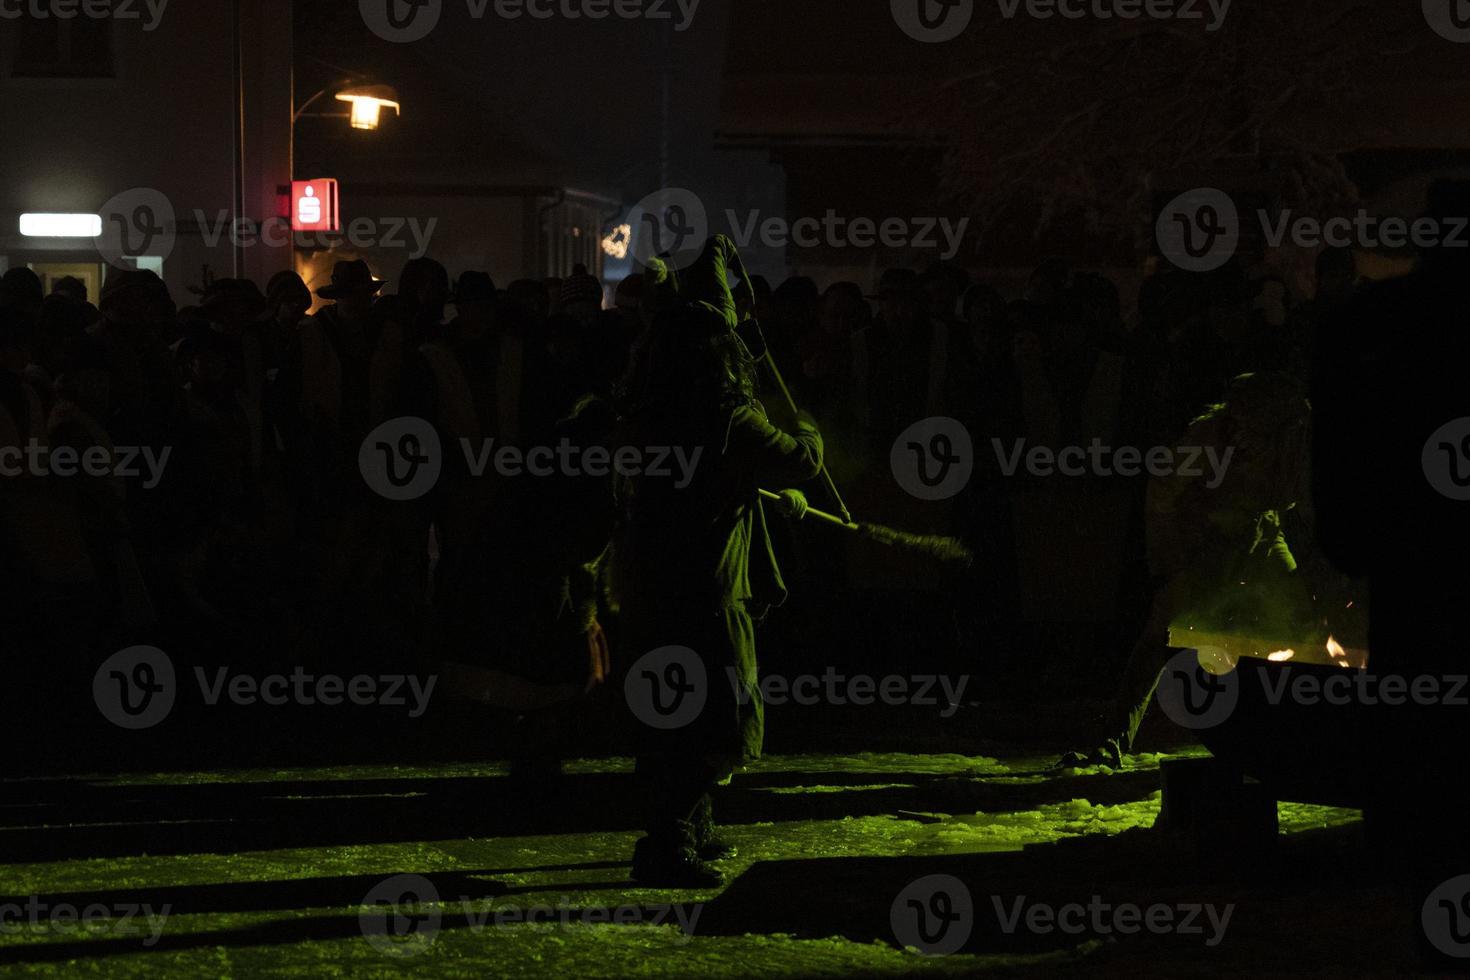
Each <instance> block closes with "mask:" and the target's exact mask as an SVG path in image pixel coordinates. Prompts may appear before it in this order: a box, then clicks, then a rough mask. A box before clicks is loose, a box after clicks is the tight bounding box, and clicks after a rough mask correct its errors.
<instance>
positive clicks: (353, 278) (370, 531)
mask: <svg viewBox="0 0 1470 980" xmlns="http://www.w3.org/2000/svg"><path fill="white" fill-rule="evenodd" d="M382 288H383V280H381V279H378V278H376V277H374V275H373V273H372V270H371V269H370V268H369V267H368V264H367V263H366V262H365V261H363V260H361V259H355V260H351V261H341V262H338V263H337V264H336V265H335V267H334V268H333V269H332V279H331V282H330V283H329V284H327V285H325V286H323V287H321V288H320V289H318V290H317V295H318V296H320V297H321V298H323V299H327V300H332V303H331V304H330V305H328V306H325V307H323V308H322V309H321V310H320V311H319V312H317V313H316V314H315V315H314V316H312V317H310V318H308V319H307V320H305V321H304V322H303V323H302V324H301V328H300V330H299V331H298V332H297V335H296V343H295V344H294V345H293V348H292V350H291V352H290V353H289V354H288V356H287V359H286V364H285V366H284V367H283V369H282V371H281V375H280V377H279V378H278V379H277V383H276V385H275V386H274V394H273V398H272V401H273V403H274V406H275V407H274V412H273V414H274V417H275V418H276V420H277V425H278V427H279V431H280V432H281V434H282V436H283V438H284V439H285V440H286V443H287V452H288V454H289V457H290V459H291V461H292V462H291V468H292V470H293V472H294V473H295V475H296V480H295V483H296V485H297V487H298V503H297V511H298V531H299V536H300V538H301V539H302V541H303V542H304V544H305V547H306V550H307V554H306V558H307V565H308V568H309V569H310V571H309V574H310V575H311V576H312V578H313V583H312V585H311V586H309V587H308V591H309V593H310V594H311V595H312V596H313V598H314V600H315V601H316V602H318V603H319V604H320V605H321V606H322V607H323V609H324V610H325V614H324V615H322V616H321V617H319V623H318V625H319V626H320V628H321V629H322V630H324V631H325V635H324V636H323V637H322V640H323V642H324V643H329V644H331V645H332V646H334V647H339V646H341V645H342V644H343V643H344V642H346V643H349V644H350V643H351V642H352V640H353V639H357V640H359V641H360V643H361V644H362V645H364V646H365V647H366V648H368V649H385V648H386V647H388V646H391V645H393V644H395V643H397V644H400V645H401V644H407V643H408V642H409V640H408V639H406V638H404V637H403V634H405V633H408V632H409V631H410V630H411V629H412V620H413V618H414V617H413V613H414V612H415V608H414V603H415V596H416V595H419V594H421V592H416V591H415V588H414V587H413V586H412V585H410V584H409V582H408V580H409V579H412V578H414V577H416V576H417V573H418V568H419V566H420V565H421V564H422V563H423V562H422V561H420V555H421V554H422V553H423V549H422V545H423V541H422V540H421V541H419V542H418V545H417V546H415V545H414V544H413V543H412V542H411V538H412V537H413V536H414V535H415V534H416V532H417V527H416V526H414V522H415V521H417V517H415V516H412V515H411V514H410V511H412V510H413V508H412V507H398V508H389V509H387V510H386V511H385V504H386V503H387V502H386V501H384V500H383V499H382V498H380V497H378V496H377V495H375V494H374V493H373V492H372V490H371V489H370V488H369V487H368V486H367V485H366V483H365V482H364V480H363V476H362V473H361V472H360V470H359V465H358V455H359V451H360V449H361V447H362V444H363V441H364V440H365V439H366V437H367V436H368V434H369V433H370V432H372V431H373V430H374V429H375V428H377V427H378V426H380V425H382V424H383V423H385V422H387V421H389V420H390V419H394V418H397V417H400V416H402V415H404V414H405V413H404V408H405V400H404V396H405V391H404V376H405V365H406V363H407V355H408V351H407V348H406V342H405V335H404V329H403V327H402V326H401V325H400V324H398V323H397V322H395V321H394V320H392V319H390V318H387V317H386V316H384V315H383V311H382V310H380V309H378V308H376V307H375V301H376V298H377V296H378V293H379V291H380V290H381V289H382ZM395 522H401V523H395ZM426 537H427V529H426V528H425V538H426ZM424 561H426V559H424ZM421 586H422V582H420V590H421ZM395 605H396V606H399V607H400V608H398V609H394V606H395ZM395 637H397V639H395ZM400 648H406V647H400Z"/></svg>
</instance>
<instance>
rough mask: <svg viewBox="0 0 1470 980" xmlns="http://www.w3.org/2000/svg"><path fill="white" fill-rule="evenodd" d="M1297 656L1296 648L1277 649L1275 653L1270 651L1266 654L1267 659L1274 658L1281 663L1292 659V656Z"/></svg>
mask: <svg viewBox="0 0 1470 980" xmlns="http://www.w3.org/2000/svg"><path fill="white" fill-rule="evenodd" d="M1295 656H1296V651H1295V650H1277V651H1276V652H1275V653H1268V654H1266V659H1267V660H1274V661H1276V662H1277V663H1278V664H1279V663H1281V662H1282V661H1284V660H1290V659H1291V658H1292V657H1295Z"/></svg>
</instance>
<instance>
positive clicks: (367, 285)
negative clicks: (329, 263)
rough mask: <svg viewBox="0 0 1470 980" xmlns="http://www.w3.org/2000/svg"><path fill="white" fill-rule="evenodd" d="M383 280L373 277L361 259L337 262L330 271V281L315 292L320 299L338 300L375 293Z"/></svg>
mask: <svg viewBox="0 0 1470 980" xmlns="http://www.w3.org/2000/svg"><path fill="white" fill-rule="evenodd" d="M382 288H383V280H382V279H376V278H374V277H373V270H372V269H370V268H368V264H367V263H366V262H364V261H363V260H362V259H353V260H352V261H351V262H338V263H337V264H336V266H335V267H333V269H332V281H331V283H330V284H329V285H326V286H323V287H322V288H321V289H318V290H317V291H316V294H317V295H318V296H320V297H321V298H322V299H340V298H341V297H343V296H350V295H352V294H353V293H376V292H377V291H378V290H380V289H382Z"/></svg>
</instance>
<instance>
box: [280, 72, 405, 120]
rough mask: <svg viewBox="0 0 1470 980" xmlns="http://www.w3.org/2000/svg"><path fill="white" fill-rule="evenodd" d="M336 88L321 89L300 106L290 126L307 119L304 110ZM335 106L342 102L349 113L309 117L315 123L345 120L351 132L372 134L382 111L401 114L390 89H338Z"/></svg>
mask: <svg viewBox="0 0 1470 980" xmlns="http://www.w3.org/2000/svg"><path fill="white" fill-rule="evenodd" d="M351 81H353V79H351V78H348V79H343V82H351ZM337 84H342V82H338V83H335V84H334V85H328V86H327V87H326V88H324V89H321V90H320V91H318V92H317V93H316V94H315V95H313V96H312V97H311V98H309V99H307V100H306V101H305V102H303V103H301V107H300V108H298V109H297V110H296V113H295V116H294V118H293V119H292V122H293V123H295V122H299V121H300V120H301V119H302V118H304V117H306V116H307V115H308V113H307V111H306V110H307V109H309V108H311V105H312V103H314V102H316V100H317V99H320V98H321V97H322V96H324V95H326V94H327V93H328V92H330V91H332V89H333V88H335V87H336V85H337ZM335 97H336V99H337V101H338V102H346V103H348V104H349V105H351V106H352V111H350V112H314V113H310V115H311V116H312V117H314V118H318V119H346V120H347V121H348V123H349V124H350V125H351V126H352V128H353V129H361V130H374V129H377V128H378V123H379V119H380V117H381V115H382V111H383V108H384V107H387V108H390V109H392V110H393V112H394V113H395V114H401V113H402V103H400V102H399V100H398V90H397V89H395V88H393V86H391V85H353V86H351V87H349V88H344V89H341V90H339V91H338V92H337V94H336V96H335Z"/></svg>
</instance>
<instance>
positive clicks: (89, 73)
mask: <svg viewBox="0 0 1470 980" xmlns="http://www.w3.org/2000/svg"><path fill="white" fill-rule="evenodd" d="M11 74H12V75H14V76H16V77H19V78H111V77H112V20H111V18H97V17H81V16H78V17H72V18H68V19H65V20H63V19H61V18H59V17H26V18H24V19H23V20H22V21H21V22H20V38H19V41H18V43H17V44H16V49H15V63H14V65H12V67H11Z"/></svg>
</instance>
